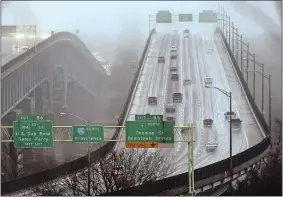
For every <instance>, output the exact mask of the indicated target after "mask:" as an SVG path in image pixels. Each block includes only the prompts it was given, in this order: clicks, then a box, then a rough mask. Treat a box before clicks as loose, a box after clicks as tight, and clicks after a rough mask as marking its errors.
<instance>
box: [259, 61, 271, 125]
mask: <svg viewBox="0 0 283 197" xmlns="http://www.w3.org/2000/svg"><path fill="white" fill-rule="evenodd" d="M261 68H262V77H261V80H262V90H261V97H262V99H261V110H262V112H261V113H262V116H263V117H264V114H263V110H264V65H263V64H262V67H261ZM270 129H271V128H270Z"/></svg>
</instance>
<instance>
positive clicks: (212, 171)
mask: <svg viewBox="0 0 283 197" xmlns="http://www.w3.org/2000/svg"><path fill="white" fill-rule="evenodd" d="M269 145H270V136H268V137H266V138H265V139H264V140H263V141H262V142H260V143H259V144H257V145H255V146H253V147H252V148H250V149H247V150H245V151H244V152H241V153H238V154H237V155H234V156H233V158H232V159H233V168H235V167H237V166H239V165H241V164H242V163H245V162H247V161H249V160H250V159H251V158H254V157H256V156H258V155H260V154H261V153H263V152H264V151H265V150H266V149H267V148H268V147H269ZM229 170H230V160H229V158H227V159H224V160H221V161H218V162H216V163H213V164H211V165H208V166H205V167H202V168H198V169H196V170H195V172H194V177H195V188H200V187H202V186H205V185H209V184H212V183H214V182H216V181H219V180H217V179H215V180H211V181H209V180H208V179H209V178H210V177H213V176H215V175H219V174H221V175H222V176H224V177H225V173H226V177H229ZM187 185H188V173H187V172H186V173H182V174H180V175H176V176H172V177H169V178H166V179H162V180H158V181H156V182H154V183H146V184H144V185H141V186H138V187H132V188H127V189H124V190H120V191H116V192H112V193H110V194H107V195H109V196H128V195H142V196H145V195H156V194H159V193H161V192H162V191H169V190H172V189H174V188H178V187H182V186H187ZM105 195H106V194H105Z"/></svg>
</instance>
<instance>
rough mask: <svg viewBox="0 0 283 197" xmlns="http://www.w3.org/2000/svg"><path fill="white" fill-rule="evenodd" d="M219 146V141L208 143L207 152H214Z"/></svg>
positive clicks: (206, 145)
mask: <svg viewBox="0 0 283 197" xmlns="http://www.w3.org/2000/svg"><path fill="white" fill-rule="evenodd" d="M217 147H218V144H217V143H206V144H205V148H206V151H207V152H212V151H214V150H215V149H216V148H217Z"/></svg>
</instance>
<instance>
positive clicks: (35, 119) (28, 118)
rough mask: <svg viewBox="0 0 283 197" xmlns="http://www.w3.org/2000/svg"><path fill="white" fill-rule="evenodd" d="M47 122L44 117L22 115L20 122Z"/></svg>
mask: <svg viewBox="0 0 283 197" xmlns="http://www.w3.org/2000/svg"><path fill="white" fill-rule="evenodd" d="M42 120H46V117H45V116H44V115H22V116H20V121H42Z"/></svg>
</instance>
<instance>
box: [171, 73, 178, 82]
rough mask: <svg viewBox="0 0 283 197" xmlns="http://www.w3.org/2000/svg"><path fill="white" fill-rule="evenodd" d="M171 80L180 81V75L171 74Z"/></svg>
mask: <svg viewBox="0 0 283 197" xmlns="http://www.w3.org/2000/svg"><path fill="white" fill-rule="evenodd" d="M171 80H172V81H179V75H178V74H177V73H172V74H171Z"/></svg>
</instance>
